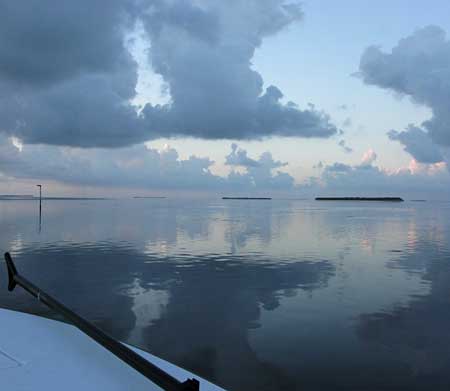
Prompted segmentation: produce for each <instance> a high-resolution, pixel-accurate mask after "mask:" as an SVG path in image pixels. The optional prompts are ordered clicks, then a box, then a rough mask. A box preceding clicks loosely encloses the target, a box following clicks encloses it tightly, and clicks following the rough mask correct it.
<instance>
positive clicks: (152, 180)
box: [0, 136, 294, 192]
mask: <svg viewBox="0 0 450 391" xmlns="http://www.w3.org/2000/svg"><path fill="white" fill-rule="evenodd" d="M233 148H234V150H236V149H238V147H237V146H234V147H233ZM232 152H233V150H232ZM245 155H246V153H245ZM249 159H250V158H249ZM255 161H256V162H257V165H254V166H247V167H246V169H245V171H244V172H243V173H238V172H235V171H232V172H231V173H230V174H229V176H227V177H222V176H218V175H214V174H213V173H212V172H211V166H212V165H213V164H214V161H212V160H211V159H210V158H208V157H198V156H190V157H189V158H188V159H181V158H180V157H179V154H178V152H177V151H176V150H175V149H174V148H171V147H170V146H166V147H165V148H163V149H162V150H157V149H154V148H148V147H146V146H145V145H143V144H139V145H135V146H132V147H126V148H117V149H114V150H108V149H104V148H103V149H100V148H91V149H82V148H72V147H55V146H46V145H20V144H18V143H17V140H14V139H12V138H7V137H5V136H0V175H3V176H5V177H10V178H16V179H39V180H46V179H47V180H52V181H57V182H60V183H64V184H71V185H79V186H84V185H89V186H100V187H130V188H143V189H185V190H196V191H215V190H217V191H218V190H220V191H236V192H241V191H252V190H264V189H272V190H286V189H292V188H293V182H294V180H293V178H292V177H291V176H290V175H289V174H286V173H282V172H276V173H273V171H274V170H275V169H276V168H280V167H283V166H285V165H286V163H282V162H279V161H275V160H274V159H273V158H272V155H271V154H270V153H269V152H265V153H263V154H262V155H261V156H260V157H259V159H258V160H255Z"/></svg>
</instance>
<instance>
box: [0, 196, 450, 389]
mask: <svg viewBox="0 0 450 391" xmlns="http://www.w3.org/2000/svg"><path fill="white" fill-rule="evenodd" d="M0 232H1V235H0V249H1V250H3V251H5V250H8V251H11V252H12V254H13V256H14V258H15V259H16V263H17V266H18V269H19V271H20V272H22V273H23V274H24V275H25V276H27V277H29V279H31V280H32V281H35V283H36V284H38V285H40V286H41V287H42V288H43V289H45V290H47V291H48V292H49V293H51V294H54V295H55V296H56V297H58V298H60V299H61V301H62V302H64V303H65V304H66V305H68V306H69V307H71V308H72V309H74V310H75V311H78V312H80V313H81V314H82V315H83V316H85V317H87V318H88V319H89V320H91V321H93V322H95V323H96V324H97V325H99V326H100V327H101V328H103V329H104V330H105V331H107V332H109V333H112V334H113V335H114V336H115V337H117V338H119V339H121V340H124V341H127V342H130V343H132V344H135V345H137V346H139V347H141V348H144V349H146V350H148V351H150V352H152V353H154V354H156V355H159V356H161V357H163V358H165V359H168V360H170V361H172V362H174V363H176V364H178V365H181V366H184V367H186V368H188V369H190V370H193V371H194V372H196V373H198V374H199V375H202V376H204V377H206V378H208V379H210V380H212V381H214V382H216V383H218V384H220V385H222V386H225V387H227V388H228V389H230V390H401V389H407V390H448V389H450V372H449V371H448V368H450V203H445V202H440V203H438V202H424V203H423V202H421V203H418V202H417V203H414V202H405V203H401V204H388V203H385V204H383V203H362V202H361V203H352V202H348V203H336V202H322V203H321V202H314V201H301V200H298V201H288V200H272V201H222V200H213V201H205V200H196V201H193V200H171V199H139V200H129V201H126V200H122V201H112V200H109V201H93V200H91V201H84V200H72V201H61V200H54V201H44V203H43V210H42V225H41V228H39V221H38V204H37V202H36V201H0ZM0 274H1V275H0V306H3V307H8V308H14V309H20V310H23V311H29V312H32V313H38V314H43V315H46V316H55V315H54V314H52V313H50V312H49V311H48V310H46V309H45V308H43V307H41V306H40V304H39V303H37V302H36V301H34V300H33V299H31V298H30V297H29V296H27V295H26V294H24V293H22V292H20V290H19V289H17V290H16V291H15V292H14V293H8V292H7V290H6V275H5V269H4V267H1V268H0Z"/></svg>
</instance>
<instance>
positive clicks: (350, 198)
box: [315, 197, 403, 202]
mask: <svg viewBox="0 0 450 391" xmlns="http://www.w3.org/2000/svg"><path fill="white" fill-rule="evenodd" d="M315 200H316V201H383V202H403V198H400V197H316V198H315Z"/></svg>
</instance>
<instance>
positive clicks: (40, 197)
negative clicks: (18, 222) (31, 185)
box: [36, 185, 42, 233]
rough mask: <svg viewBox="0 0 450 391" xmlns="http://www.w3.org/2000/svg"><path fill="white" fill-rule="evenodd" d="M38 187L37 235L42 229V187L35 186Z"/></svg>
mask: <svg viewBox="0 0 450 391" xmlns="http://www.w3.org/2000/svg"><path fill="white" fill-rule="evenodd" d="M36 186H37V187H39V233H40V232H41V227H42V185H36Z"/></svg>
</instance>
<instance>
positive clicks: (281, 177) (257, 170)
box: [225, 144, 294, 190]
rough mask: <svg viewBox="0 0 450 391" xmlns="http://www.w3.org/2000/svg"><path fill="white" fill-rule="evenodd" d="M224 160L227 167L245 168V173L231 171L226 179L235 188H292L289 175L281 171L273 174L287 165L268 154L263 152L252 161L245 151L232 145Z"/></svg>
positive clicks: (292, 184)
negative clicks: (242, 186) (241, 186)
mask: <svg viewBox="0 0 450 391" xmlns="http://www.w3.org/2000/svg"><path fill="white" fill-rule="evenodd" d="M225 159H226V160H225V161H226V164H228V165H231V166H240V167H245V168H246V171H245V173H240V172H237V171H235V170H232V171H231V173H230V175H229V177H228V179H229V181H230V182H231V183H233V185H235V186H240V185H244V186H247V187H249V186H250V187H251V186H254V187H256V188H261V187H262V188H272V189H280V190H287V189H291V190H292V189H293V188H294V178H293V177H292V176H291V175H289V174H287V173H285V172H281V171H277V172H276V173H275V174H274V173H273V171H274V170H275V169H277V168H281V167H285V166H287V163H285V162H281V161H278V160H274V159H273V157H272V154H271V153H270V152H264V153H263V154H261V156H260V157H259V158H258V159H252V158H249V157H248V155H247V151H246V150H245V149H241V148H239V147H238V146H237V145H236V144H232V145H231V153H230V154H229V155H228V156H226V158H225Z"/></svg>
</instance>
